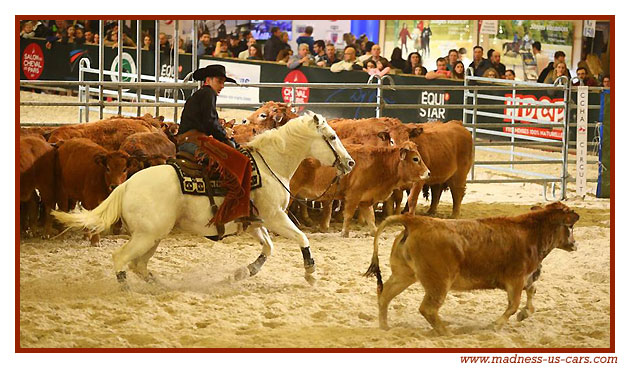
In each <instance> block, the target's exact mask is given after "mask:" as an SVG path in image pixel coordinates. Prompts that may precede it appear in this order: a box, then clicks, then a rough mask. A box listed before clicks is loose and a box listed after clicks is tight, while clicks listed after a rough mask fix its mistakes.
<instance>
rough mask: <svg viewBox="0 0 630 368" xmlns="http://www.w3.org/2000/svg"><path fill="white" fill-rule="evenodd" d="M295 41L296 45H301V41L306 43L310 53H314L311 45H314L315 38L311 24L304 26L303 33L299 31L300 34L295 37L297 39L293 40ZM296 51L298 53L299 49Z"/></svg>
mask: <svg viewBox="0 0 630 368" xmlns="http://www.w3.org/2000/svg"><path fill="white" fill-rule="evenodd" d="M295 42H296V43H297V44H298V45H301V44H303V43H305V44H307V45H308V50H309V52H310V53H311V55H315V50H314V48H313V46H315V40H314V39H313V27H312V26H306V28H304V33H301V34H300V36H299V37H298V38H297V40H295ZM322 42H323V41H322ZM298 53H299V50H298Z"/></svg>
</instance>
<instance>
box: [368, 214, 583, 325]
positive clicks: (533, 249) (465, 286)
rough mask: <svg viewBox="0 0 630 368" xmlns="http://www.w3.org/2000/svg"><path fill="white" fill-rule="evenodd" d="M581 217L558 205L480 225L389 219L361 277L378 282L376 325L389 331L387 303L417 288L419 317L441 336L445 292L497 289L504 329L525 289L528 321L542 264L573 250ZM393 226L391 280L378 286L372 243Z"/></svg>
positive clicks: (487, 220) (478, 222)
mask: <svg viewBox="0 0 630 368" xmlns="http://www.w3.org/2000/svg"><path fill="white" fill-rule="evenodd" d="M579 218H580V217H579V216H578V214H577V213H575V212H574V211H573V210H571V209H570V208H569V207H567V206H565V205H564V204H562V203H560V202H556V203H552V204H549V205H547V206H545V207H544V208H540V207H534V208H533V211H532V212H529V213H525V214H522V215H519V216H512V217H494V218H485V219H479V220H442V219H434V218H430V217H422V216H413V215H409V214H405V215H397V216H390V217H388V218H387V219H385V221H383V223H381V225H380V226H379V228H378V230H377V231H376V235H375V237H374V253H373V255H372V263H371V264H370V267H369V269H368V271H367V272H366V276H370V275H376V278H377V294H378V308H379V324H380V327H381V328H383V329H387V328H388V326H387V308H388V306H389V303H390V301H391V300H392V299H393V298H394V297H395V296H396V295H398V294H400V293H401V292H403V291H404V290H405V289H406V288H407V287H409V286H410V285H411V284H413V283H415V282H416V281H419V282H420V283H422V286H423V287H424V291H425V295H424V299H423V300H422V304H421V305H420V313H421V314H422V315H423V316H424V318H426V320H427V321H428V322H429V323H430V324H431V326H433V328H434V329H435V330H436V331H437V332H438V333H439V334H446V333H447V332H448V331H447V329H446V327H445V325H444V323H443V322H442V320H441V319H440V317H439V316H438V310H439V309H440V307H441V306H442V303H444V300H445V298H446V295H447V294H448V292H449V290H475V289H497V288H498V289H503V290H505V291H507V294H508V307H507V309H506V311H505V313H503V315H502V316H501V317H499V319H498V320H497V321H496V322H495V327H496V328H498V327H501V326H502V325H504V324H505V323H506V322H507V321H508V319H509V318H510V316H511V315H512V314H514V313H515V312H516V311H517V309H518V306H519V304H520V301H521V293H522V291H523V287H524V286H528V288H527V307H526V308H525V309H527V313H526V314H525V317H526V316H527V315H529V314H531V313H533V311H534V310H533V309H534V307H533V305H532V298H533V295H534V292H533V289H532V288H531V287H530V286H531V282H530V280H533V278H534V274H535V272H537V271H538V272H539V266H540V264H541V262H542V260H543V259H544V258H545V257H546V256H547V255H548V254H549V252H551V251H552V250H553V249H555V248H559V249H562V250H566V251H574V250H576V249H577V247H576V245H575V240H574V239H573V225H574V224H575V223H576V222H577V221H578V219H579ZM391 224H402V225H403V226H404V227H405V230H404V231H403V232H401V233H400V234H399V235H398V236H397V237H396V239H395V240H394V244H393V247H392V251H391V256H390V264H391V268H392V275H391V276H390V278H389V279H388V280H387V282H385V284H383V283H382V279H381V271H380V268H379V261H378V238H379V235H380V234H381V232H382V231H383V229H384V228H385V227H386V226H388V225H391Z"/></svg>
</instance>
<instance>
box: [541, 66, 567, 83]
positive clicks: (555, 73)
mask: <svg viewBox="0 0 630 368" xmlns="http://www.w3.org/2000/svg"><path fill="white" fill-rule="evenodd" d="M562 76H565V77H567V78H569V79H570V76H569V71H568V70H567V64H565V63H564V62H558V63H557V64H556V66H555V68H554V69H553V70H552V71H551V72H549V73H547V76H546V77H545V80H544V81H543V83H547V84H554V83H555V81H556V80H557V79H558V78H560V77H562Z"/></svg>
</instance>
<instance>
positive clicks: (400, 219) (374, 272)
mask: <svg viewBox="0 0 630 368" xmlns="http://www.w3.org/2000/svg"><path fill="white" fill-rule="evenodd" d="M412 217H413V216H412V215H409V214H403V215H394V216H389V217H387V218H386V219H385V220H383V222H381V224H380V225H379V227H378V229H377V230H376V234H374V252H373V253H372V263H370V267H369V268H368V270H367V271H366V272H365V274H364V276H365V277H370V276H376V292H377V293H378V294H380V293H381V291H383V277H382V275H381V268H380V267H379V265H378V263H379V262H378V238H379V237H380V236H381V233H382V232H383V230H384V229H385V228H386V227H387V226H389V225H396V224H402V225H404V226H405V230H406V229H407V224H408V222H409V220H410V219H411V218H412Z"/></svg>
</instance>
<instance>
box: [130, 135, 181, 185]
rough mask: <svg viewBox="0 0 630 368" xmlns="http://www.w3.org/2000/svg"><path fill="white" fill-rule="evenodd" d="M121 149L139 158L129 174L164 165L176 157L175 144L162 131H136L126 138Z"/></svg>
mask: <svg viewBox="0 0 630 368" xmlns="http://www.w3.org/2000/svg"><path fill="white" fill-rule="evenodd" d="M120 150H121V151H124V152H127V153H128V154H129V156H132V157H134V158H136V159H137V161H138V165H134V166H133V167H130V168H129V172H128V174H127V176H131V175H133V174H135V173H136V172H138V171H140V170H142V169H145V168H147V167H149V166H155V165H162V164H165V163H166V160H167V159H169V158H172V157H175V150H176V149H175V144H174V143H173V142H171V141H170V140H169V139H168V138H167V137H166V136H165V135H164V134H163V133H162V132H152V133H135V134H132V135H130V136H129V137H127V138H126V139H125V141H124V142H123V143H122V144H121V145H120Z"/></svg>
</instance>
